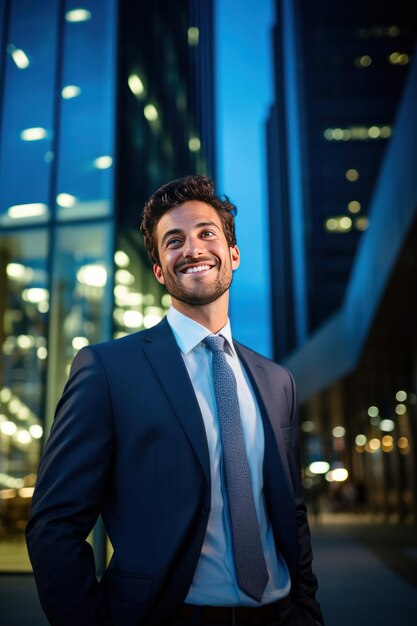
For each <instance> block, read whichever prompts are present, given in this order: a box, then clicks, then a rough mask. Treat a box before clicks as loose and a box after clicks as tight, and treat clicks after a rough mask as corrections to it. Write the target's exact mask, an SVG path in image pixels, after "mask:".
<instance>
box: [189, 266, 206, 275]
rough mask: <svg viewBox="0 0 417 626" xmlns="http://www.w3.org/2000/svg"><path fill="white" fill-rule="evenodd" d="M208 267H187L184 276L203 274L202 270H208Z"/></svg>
mask: <svg viewBox="0 0 417 626" xmlns="http://www.w3.org/2000/svg"><path fill="white" fill-rule="evenodd" d="M209 269H210V265H196V266H195V267H187V269H186V270H185V273H186V274H196V273H197V272H204V270H209Z"/></svg>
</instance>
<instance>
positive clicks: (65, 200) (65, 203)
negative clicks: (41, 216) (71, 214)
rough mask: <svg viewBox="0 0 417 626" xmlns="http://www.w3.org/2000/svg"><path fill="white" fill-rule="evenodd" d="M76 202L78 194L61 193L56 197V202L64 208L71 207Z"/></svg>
mask: <svg viewBox="0 0 417 626" xmlns="http://www.w3.org/2000/svg"><path fill="white" fill-rule="evenodd" d="M76 202H77V198H76V196H73V195H71V194H70V193H59V194H58V195H57V197H56V203H57V204H58V205H59V206H60V207H62V208H64V209H70V208H71V207H73V206H74V204H75V203H76Z"/></svg>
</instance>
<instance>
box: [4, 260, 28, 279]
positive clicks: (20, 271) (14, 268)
mask: <svg viewBox="0 0 417 626" xmlns="http://www.w3.org/2000/svg"><path fill="white" fill-rule="evenodd" d="M26 269H27V268H26V267H25V266H24V265H22V264H21V263H8V264H7V266H6V274H7V276H8V277H9V278H12V279H14V280H22V279H24V278H25V276H26Z"/></svg>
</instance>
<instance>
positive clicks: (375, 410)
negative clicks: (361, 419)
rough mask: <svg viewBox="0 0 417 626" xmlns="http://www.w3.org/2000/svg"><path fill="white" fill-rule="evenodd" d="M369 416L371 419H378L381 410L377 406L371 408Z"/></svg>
mask: <svg viewBox="0 0 417 626" xmlns="http://www.w3.org/2000/svg"><path fill="white" fill-rule="evenodd" d="M368 415H369V417H376V416H377V415H379V409H378V407H377V406H370V407H369V409H368Z"/></svg>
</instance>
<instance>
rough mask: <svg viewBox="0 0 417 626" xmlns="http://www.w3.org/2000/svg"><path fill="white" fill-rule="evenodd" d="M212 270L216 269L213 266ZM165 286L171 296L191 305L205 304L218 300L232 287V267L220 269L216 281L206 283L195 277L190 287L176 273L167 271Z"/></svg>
mask: <svg viewBox="0 0 417 626" xmlns="http://www.w3.org/2000/svg"><path fill="white" fill-rule="evenodd" d="M210 271H216V268H213V269H212V270H210ZM164 279H165V288H166V290H167V292H168V293H169V295H170V296H171V298H175V299H176V300H179V301H180V302H184V303H185V304H188V305H190V306H203V305H205V304H211V302H215V301H216V300H218V299H219V298H220V297H221V296H222V295H223V294H224V293H226V291H227V290H228V289H229V288H230V285H231V284H232V279H233V271H232V269H231V267H226V266H224V267H223V269H222V270H220V271H219V273H218V275H217V278H216V280H215V281H214V282H210V283H208V284H206V283H205V282H204V280H199V279H198V277H194V278H193V283H194V284H192V285H190V286H189V287H188V286H186V285H184V284H183V283H182V282H181V281H180V280H179V279H178V278H177V277H176V275H175V274H171V273H169V272H166V273H165V274H164Z"/></svg>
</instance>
